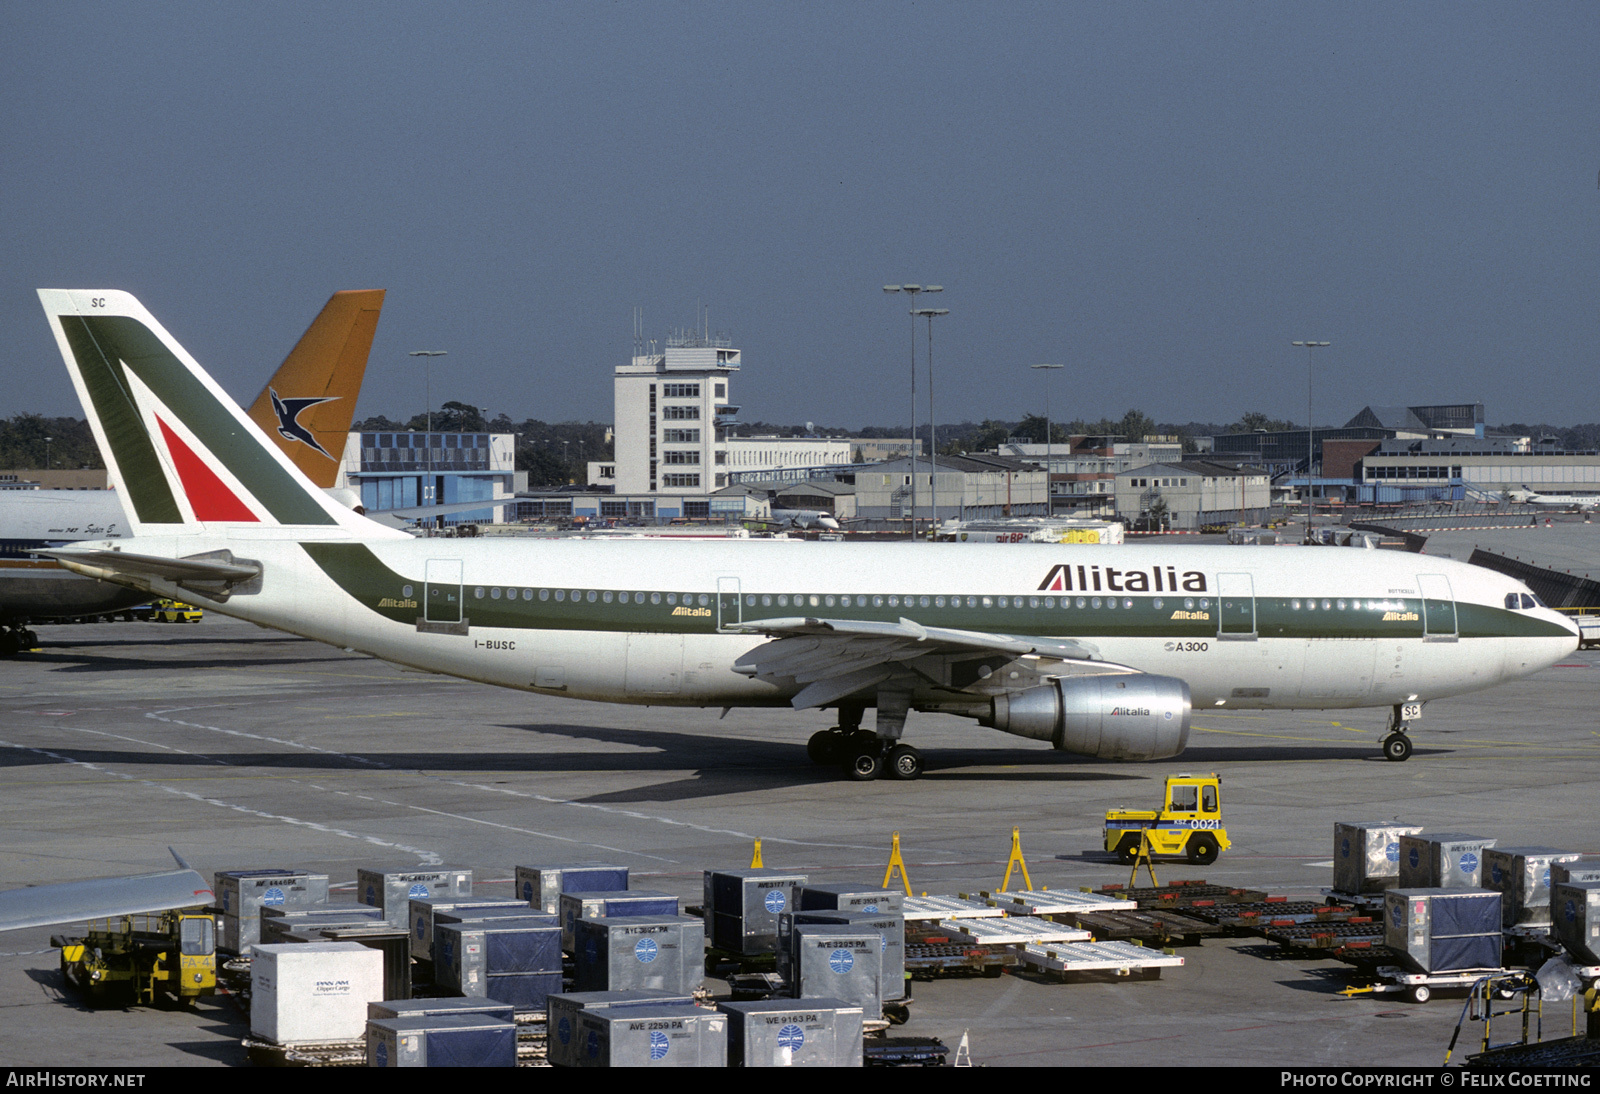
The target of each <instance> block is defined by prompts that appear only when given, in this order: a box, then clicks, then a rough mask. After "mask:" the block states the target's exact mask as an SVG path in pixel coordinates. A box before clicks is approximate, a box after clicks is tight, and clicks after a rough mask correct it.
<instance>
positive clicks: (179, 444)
mask: <svg viewBox="0 0 1600 1094" xmlns="http://www.w3.org/2000/svg"><path fill="white" fill-rule="evenodd" d="M39 295H40V298H41V300H42V302H43V304H44V309H45V312H46V314H47V315H48V316H49V319H50V325H51V327H52V329H53V330H54V331H55V336H56V340H57V342H58V343H59V344H60V348H61V353H62V356H63V357H64V358H65V360H66V363H67V368H68V369H69V370H70V371H71V373H72V380H73V384H74V385H75V386H76V388H77V391H78V396H79V398H80V399H81V400H82V401H83V407H84V410H85V412H86V413H87V415H88V418H89V421H90V422H91V423H92V425H93V428H94V432H95V437H96V439H97V440H98V441H99V442H100V448H101V451H102V452H104V453H105V456H106V461H107V463H108V464H109V465H110V468H111V475H112V478H113V480H114V482H115V483H116V487H117V489H118V490H120V491H122V495H121V496H122V497H123V498H124V499H125V500H126V503H127V505H128V508H129V510H130V513H129V515H130V517H131V518H132V524H133V528H134V536H133V537H132V538H130V539H122V540H118V541H115V542H105V543H99V544H89V543H85V544H78V545H75V546H74V547H72V548H62V549H59V550H56V551H53V552H49V553H51V554H53V555H54V557H56V558H58V559H60V560H61V561H62V563H63V564H64V565H66V566H68V567H70V568H71V569H73V570H76V571H78V572H79V573H84V574H88V575H91V576H94V577H98V578H102V579H104V580H108V581H115V582H119V583H122V584H125V585H129V586H132V587H134V588H138V589H142V590H147V591H149V592H151V593H153V594H156V595H161V596H175V597H178V598H181V599H184V600H188V601H191V602H193V603H196V604H199V605H202V606H203V607H205V608H207V609H208V610H212V611H217V612H221V613H222V614H224V615H231V616H235V617H237V618H239V619H245V620H249V621H251V622H254V623H261V624H264V625H266V626H269V627H274V628H277V629H279V630H283V631H288V632H291V633H294V634H299V635H304V636H305V637H307V638H313V639H316V640H317V641H320V642H327V643H330V644H332V645H335V646H341V647H347V648H350V649H355V650H360V651H362V652H364V653H368V654H371V655H373V656H374V657H380V658H383V659H384V660H387V661H393V662H396V663H399V664H402V665H409V666H413V667H416V668H420V669H426V670H430V671H434V672H441V673H448V674H451V675H454V676H461V677H465V678H467V679H471V680H479V681H483V682H485V683H491V684H499V685H502V686H504V687H512V688H521V689H524V690H527V691H536V692H541V693H545V694H550V695H565V696H570V697H573V698H580V699H597V700H603V701H607V702H625V703H644V704H661V705H667V704H676V705H683V706H700V707H725V708H726V707H737V706H781V705H789V706H792V707H794V708H797V709H804V708H812V707H815V708H830V709H835V710H837V711H838V716H839V725H838V726H837V727H836V728H835V729H833V730H826V731H823V732H821V733H818V734H816V735H815V736H813V737H812V738H811V740H810V744H809V752H810V754H811V757H812V758H813V759H814V760H816V761H818V762H821V763H838V764H842V765H843V766H844V767H845V769H846V770H848V771H849V772H850V773H851V774H852V775H853V776H854V777H855V778H858V779H871V778H875V777H877V776H878V775H879V774H881V773H884V772H887V773H888V774H890V775H893V776H895V777H898V778H915V777H916V776H917V775H919V774H920V773H921V770H922V757H921V754H920V753H918V752H917V750H916V749H915V748H913V747H911V746H909V745H906V744H903V743H901V736H902V731H903V729H904V727H905V724H906V715H907V713H908V712H909V711H912V710H918V711H937V712H941V713H948V714H957V715H962V716H965V717H968V718H972V719H975V720H976V721H977V722H978V723H979V724H981V725H984V726H988V727H990V728H993V729H998V730H1001V731H1002V732H1005V733H1012V734H1016V735H1018V736H1021V737H1028V738H1032V739H1035V740H1040V741H1049V742H1050V743H1051V744H1053V745H1054V746H1055V747H1056V748H1058V749H1061V750H1064V751H1067V752H1074V753H1081V754H1086V755H1090V756H1097V757H1102V758H1107V759H1126V760H1150V759H1163V758H1166V757H1170V756H1176V755H1178V754H1179V753H1180V752H1182V751H1183V749H1184V745H1185V744H1186V743H1187V740H1188V736H1189V719H1190V712H1191V707H1192V706H1198V707H1201V708H1211V707H1222V708H1229V709H1252V710H1262V709H1275V710H1281V709H1293V708H1310V709H1328V708H1340V707H1390V708H1392V714H1391V715H1390V719H1389V733H1388V736H1386V737H1385V739H1384V742H1383V750H1384V754H1385V755H1386V756H1388V758H1389V759H1391V760H1403V759H1405V758H1406V757H1407V756H1408V755H1410V752H1411V743H1410V740H1409V738H1408V737H1407V735H1406V730H1407V727H1408V724H1409V723H1411V722H1413V721H1415V720H1416V718H1417V717H1419V716H1420V713H1421V709H1422V704H1423V703H1425V702H1427V701H1428V700H1430V699H1436V698H1439V697H1442V696H1447V695H1458V694H1460V693H1462V692H1469V691H1475V690H1477V689H1479V688H1486V687H1489V686H1491V685H1493V684H1497V683H1500V682H1501V681H1505V680H1513V679H1517V678H1519V677H1522V676H1526V675H1528V674H1529V673H1532V672H1536V671H1538V670H1539V669H1542V668H1544V667H1546V666H1548V665H1551V664H1553V663H1555V662H1556V661H1557V660H1559V659H1560V658H1562V657H1563V656H1565V655H1566V654H1568V653H1570V652H1571V651H1572V650H1573V649H1574V648H1576V646H1577V642H1578V636H1577V632H1576V630H1575V629H1574V628H1573V627H1572V625H1571V624H1569V623H1568V622H1566V621H1565V620H1564V619H1562V617H1561V616H1560V615H1558V614H1557V613H1555V612H1553V611H1550V610H1549V609H1547V608H1545V607H1544V606H1542V605H1541V604H1540V603H1539V602H1538V601H1537V600H1536V599H1535V598H1534V597H1533V595H1532V594H1531V593H1530V592H1529V591H1528V590H1527V589H1526V588H1525V587H1524V586H1522V585H1521V584H1519V583H1517V582H1516V581H1513V580H1511V579H1510V578H1507V577H1503V576H1501V575H1500V574H1497V573H1493V572H1491V571H1488V570H1483V569H1479V568H1476V567H1472V566H1466V565H1463V564H1460V563H1456V562H1451V561H1448V560H1445V559H1435V558H1425V557H1423V556H1420V555H1414V554H1405V553H1399V552H1384V551H1360V550H1349V549H1344V548H1329V547H1324V548H1309V547H1307V548H1288V547H1223V546H1218V547H1175V546H1167V545H1165V544H1160V545H1149V546H1114V547H1103V548H1102V547H1094V546H1087V545H1073V546H1056V545H1043V544H1041V545H1039V546H1037V547H1034V546H1032V545H1026V544H1018V545H1006V546H994V547H989V546H984V545H971V544H969V545H966V546H961V547H954V546H949V545H936V544H915V543H905V544H870V545H861V546H856V545H850V544H816V543H799V542H796V543H789V542H761V541H755V542H750V541H738V540H729V541H727V542H725V543H708V542H704V541H700V542H696V543H693V544H689V543H674V542H653V541H650V540H619V541H594V540H590V541H583V542H560V541H548V540H541V541H529V540H516V539H496V540H488V541H485V540H464V539H414V538H412V537H410V536H408V535H405V534H404V533H401V532H398V531H395V530H393V529H390V528H387V527H385V526H382V525H379V524H376V523H374V522H372V521H369V520H367V519H366V518H364V517H362V516H359V515H357V514H356V513H354V512H352V511H350V510H349V509H347V508H345V507H344V506H342V505H340V504H339V503H338V502H337V501H334V500H333V499H331V498H329V497H328V496H327V495H326V494H324V493H323V492H322V491H321V490H318V489H317V488H316V487H314V486H313V485H312V484H311V483H310V482H309V481H307V480H306V479H305V478H304V476H303V475H302V474H301V473H300V472H299V471H298V470H297V469H296V468H295V466H294V464H292V463H291V462H290V461H289V460H288V458H287V457H285V456H284V455H283V453H282V452H281V451H280V450H279V449H278V448H277V447H276V446H275V445H272V444H270V443H269V442H268V441H267V440H266V438H265V437H264V436H263V435H262V434H261V433H260V432H259V431H258V430H257V428H256V427H255V426H254V425H253V424H252V423H251V422H250V420H249V419H248V418H247V417H246V416H245V414H244V413H243V412H242V411H241V410H240V409H239V408H238V406H237V404H235V403H234V401H233V400H232V399H230V398H229V397H228V396H227V395H226V394H225V393H224V392H223V390H222V389H221V388H220V387H219V386H218V385H217V384H216V383H215V382H214V381H213V380H212V379H211V377H209V376H208V375H206V374H205V372H203V371H202V370H201V369H200V367H199V366H198V365H197V364H196V363H195V362H194V360H193V359H192V358H190V357H189V355H188V354H187V353H185V352H184V350H183V349H182V347H180V346H179V345H178V343H177V342H176V341H175V340H174V339H173V338H172V337H171V336H170V335H169V334H168V333H167V332H166V330H165V329H163V328H162V326H161V325H160V324H159V323H157V322H156V321H155V320H154V319H153V318H152V317H151V316H150V314H149V313H148V312H146V311H145V309H144V308H143V307H142V306H141V305H140V304H139V302H138V301H137V300H135V299H134V298H133V297H132V296H130V295H128V294H127V293H123V292H116V291H75V290H58V289H46V290H41V291H40V293H39ZM869 707H870V708H874V710H875V715H874V727H875V731H874V730H863V729H861V722H862V719H863V716H864V713H865V711H866V709H867V708H869Z"/></svg>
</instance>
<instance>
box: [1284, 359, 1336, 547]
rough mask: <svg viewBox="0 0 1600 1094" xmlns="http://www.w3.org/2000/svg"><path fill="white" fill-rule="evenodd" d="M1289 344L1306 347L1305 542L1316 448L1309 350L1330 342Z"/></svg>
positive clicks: (1309, 530) (1309, 516) (1309, 515)
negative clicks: (1312, 422)
mask: <svg viewBox="0 0 1600 1094" xmlns="http://www.w3.org/2000/svg"><path fill="white" fill-rule="evenodd" d="M1289 344H1290V345H1291V346H1304V347H1305V348H1306V542H1307V543H1310V542H1311V516H1312V509H1313V503H1312V500H1311V498H1312V493H1311V461H1312V459H1313V458H1314V454H1315V449H1316V437H1317V434H1316V431H1315V430H1314V429H1312V427H1311V379H1312V368H1311V351H1312V350H1314V349H1319V348H1321V347H1323V346H1331V345H1333V343H1332V342H1290V343H1289Z"/></svg>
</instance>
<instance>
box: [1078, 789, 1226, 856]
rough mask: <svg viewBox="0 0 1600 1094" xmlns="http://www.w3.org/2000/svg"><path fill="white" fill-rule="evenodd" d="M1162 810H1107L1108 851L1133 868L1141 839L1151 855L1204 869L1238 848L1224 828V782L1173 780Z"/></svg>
mask: <svg viewBox="0 0 1600 1094" xmlns="http://www.w3.org/2000/svg"><path fill="white" fill-rule="evenodd" d="M1161 800H1162V805H1161V808H1159V809H1153V810H1152V809H1110V810H1107V811H1106V820H1105V849H1106V850H1107V851H1109V852H1110V853H1112V854H1114V855H1116V856H1117V861H1118V862H1121V863H1122V864H1123V865H1125V866H1126V865H1129V864H1131V863H1133V862H1134V861H1135V859H1136V858H1138V855H1139V848H1140V840H1141V837H1142V838H1143V840H1144V841H1145V843H1146V845H1147V846H1148V848H1149V853H1150V854H1152V855H1165V856H1172V855H1182V856H1184V857H1186V858H1188V860H1189V861H1190V862H1193V863H1198V864H1200V865H1205V864H1207V863H1211V862H1215V861H1216V860H1217V856H1218V855H1220V854H1221V853H1222V852H1223V851H1226V850H1227V849H1228V848H1229V847H1231V846H1233V844H1232V842H1231V841H1230V840H1229V839H1228V830H1227V829H1226V828H1224V827H1223V824H1222V778H1221V776H1219V775H1216V774H1209V775H1190V774H1188V773H1187V772H1185V773H1183V774H1179V775H1168V776H1167V779H1166V784H1165V787H1164V788H1163V791H1162V799H1161Z"/></svg>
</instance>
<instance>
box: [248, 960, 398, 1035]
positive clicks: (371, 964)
mask: <svg viewBox="0 0 1600 1094" xmlns="http://www.w3.org/2000/svg"><path fill="white" fill-rule="evenodd" d="M383 996H384V991H383V954H382V953H380V952H379V951H377V950H374V949H369V948H368V947H366V946H363V945H361V944H359V943H356V942H306V943H298V944H295V943H290V944H285V945H263V946H257V947H256V949H255V959H254V960H253V961H252V963H251V969H250V1032H251V1034H253V1035H254V1036H256V1037H260V1038H262V1039H263V1040H267V1041H271V1042H274V1043H276V1044H280V1045H286V1044H295V1043H309V1044H326V1043H330V1042H341V1041H359V1040H361V1039H362V1037H364V1036H365V1035H366V1030H367V1004H368V1003H375V1002H377V1001H378V1000H380V999H382V998H383Z"/></svg>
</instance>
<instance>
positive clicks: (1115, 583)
mask: <svg viewBox="0 0 1600 1094" xmlns="http://www.w3.org/2000/svg"><path fill="white" fill-rule="evenodd" d="M1074 571H1076V573H1074ZM1205 591H1206V575H1205V574H1203V573H1201V572H1200V571H1199V570H1185V571H1184V572H1183V573H1182V574H1181V575H1180V574H1179V573H1178V571H1177V570H1175V569H1173V568H1172V567H1171V566H1167V567H1165V568H1163V567H1161V566H1156V567H1153V568H1152V569H1150V570H1119V569H1117V568H1115V567H1113V566H1107V567H1105V568H1104V569H1102V568H1101V567H1099V566H1085V565H1081V564H1080V565H1077V566H1073V565H1069V564H1067V563H1059V564H1057V565H1055V566H1052V567H1050V572H1049V573H1048V574H1046V575H1045V577H1044V580H1043V581H1041V582H1039V592H1041V593H1072V592H1078V593H1101V592H1105V593H1152V592H1153V593H1176V592H1185V593H1203V592H1205Z"/></svg>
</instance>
